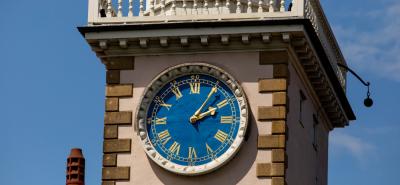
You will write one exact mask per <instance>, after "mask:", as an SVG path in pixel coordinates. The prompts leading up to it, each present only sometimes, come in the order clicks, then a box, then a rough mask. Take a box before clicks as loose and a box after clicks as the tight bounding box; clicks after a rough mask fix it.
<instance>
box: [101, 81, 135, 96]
mask: <svg viewBox="0 0 400 185" xmlns="http://www.w3.org/2000/svg"><path fill="white" fill-rule="evenodd" d="M132 95H133V84H121V85H107V87H106V96H107V97H132Z"/></svg>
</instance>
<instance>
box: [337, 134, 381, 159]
mask: <svg viewBox="0 0 400 185" xmlns="http://www.w3.org/2000/svg"><path fill="white" fill-rule="evenodd" d="M330 145H331V147H332V148H331V149H332V152H334V153H336V154H338V153H344V154H350V155H351V156H352V157H354V158H355V159H357V161H358V162H361V163H364V162H366V161H367V159H368V158H369V157H371V156H374V155H375V149H376V147H375V146H374V145H372V144H370V143H367V142H366V141H364V140H362V139H361V138H358V137H355V136H352V135H349V134H346V133H343V132H341V131H334V132H333V133H332V135H331V137H330Z"/></svg>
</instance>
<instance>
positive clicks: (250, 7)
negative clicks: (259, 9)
mask: <svg viewBox="0 0 400 185" xmlns="http://www.w3.org/2000/svg"><path fill="white" fill-rule="evenodd" d="M252 6H253V4H252V3H251V0H247V13H251V12H252Z"/></svg>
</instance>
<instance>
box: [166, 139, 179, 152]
mask: <svg viewBox="0 0 400 185" xmlns="http://www.w3.org/2000/svg"><path fill="white" fill-rule="evenodd" d="M180 149H181V145H180V144H179V143H178V142H176V141H174V143H173V144H172V145H171V146H170V147H169V149H168V150H169V151H170V152H171V153H173V154H175V155H179V150H180Z"/></svg>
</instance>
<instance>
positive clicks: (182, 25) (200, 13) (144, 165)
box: [79, 0, 355, 185]
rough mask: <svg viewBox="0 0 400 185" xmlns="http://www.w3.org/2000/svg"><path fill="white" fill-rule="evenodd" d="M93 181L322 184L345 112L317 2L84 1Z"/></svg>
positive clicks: (334, 51) (117, 184) (107, 184)
mask: <svg viewBox="0 0 400 185" xmlns="http://www.w3.org/2000/svg"><path fill="white" fill-rule="evenodd" d="M79 31H80V32H81V34H82V35H83V37H84V38H85V39H86V41H87V42H88V44H89V45H90V47H91V48H92V50H93V51H94V52H95V53H96V55H97V56H98V58H99V59H100V61H101V62H102V63H103V64H104V66H105V69H106V70H105V72H106V87H105V116H104V140H103V141H102V142H103V170H102V185H136V184H149V185H153V184H154V185H157V184H171V185H187V184H199V185H200V184H201V185H204V184H207V185H208V184H209V185H222V184H227V185H231V184H243V185H258V184H264V185H265V184H267V185H285V184H286V185H310V184H315V185H326V184H327V169H328V138H329V132H330V131H332V130H333V129H335V128H338V127H345V126H347V125H348V124H349V121H350V120H354V119H355V115H354V113H353V111H352V108H351V106H350V105H349V103H348V101H347V98H346V95H345V88H346V74H345V71H342V70H340V69H339V67H338V64H341V65H346V62H345V60H344V57H343V55H342V53H341V51H340V48H339V46H338V44H337V42H336V39H335V37H334V35H333V33H332V30H331V28H330V26H329V23H328V21H327V19H326V17H325V15H324V12H323V10H322V7H321V5H320V2H319V0H289V1H284V0H268V1H265V0H147V1H144V0H139V1H133V0H129V1H128V0H89V14H88V24H87V25H86V26H83V27H79Z"/></svg>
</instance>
